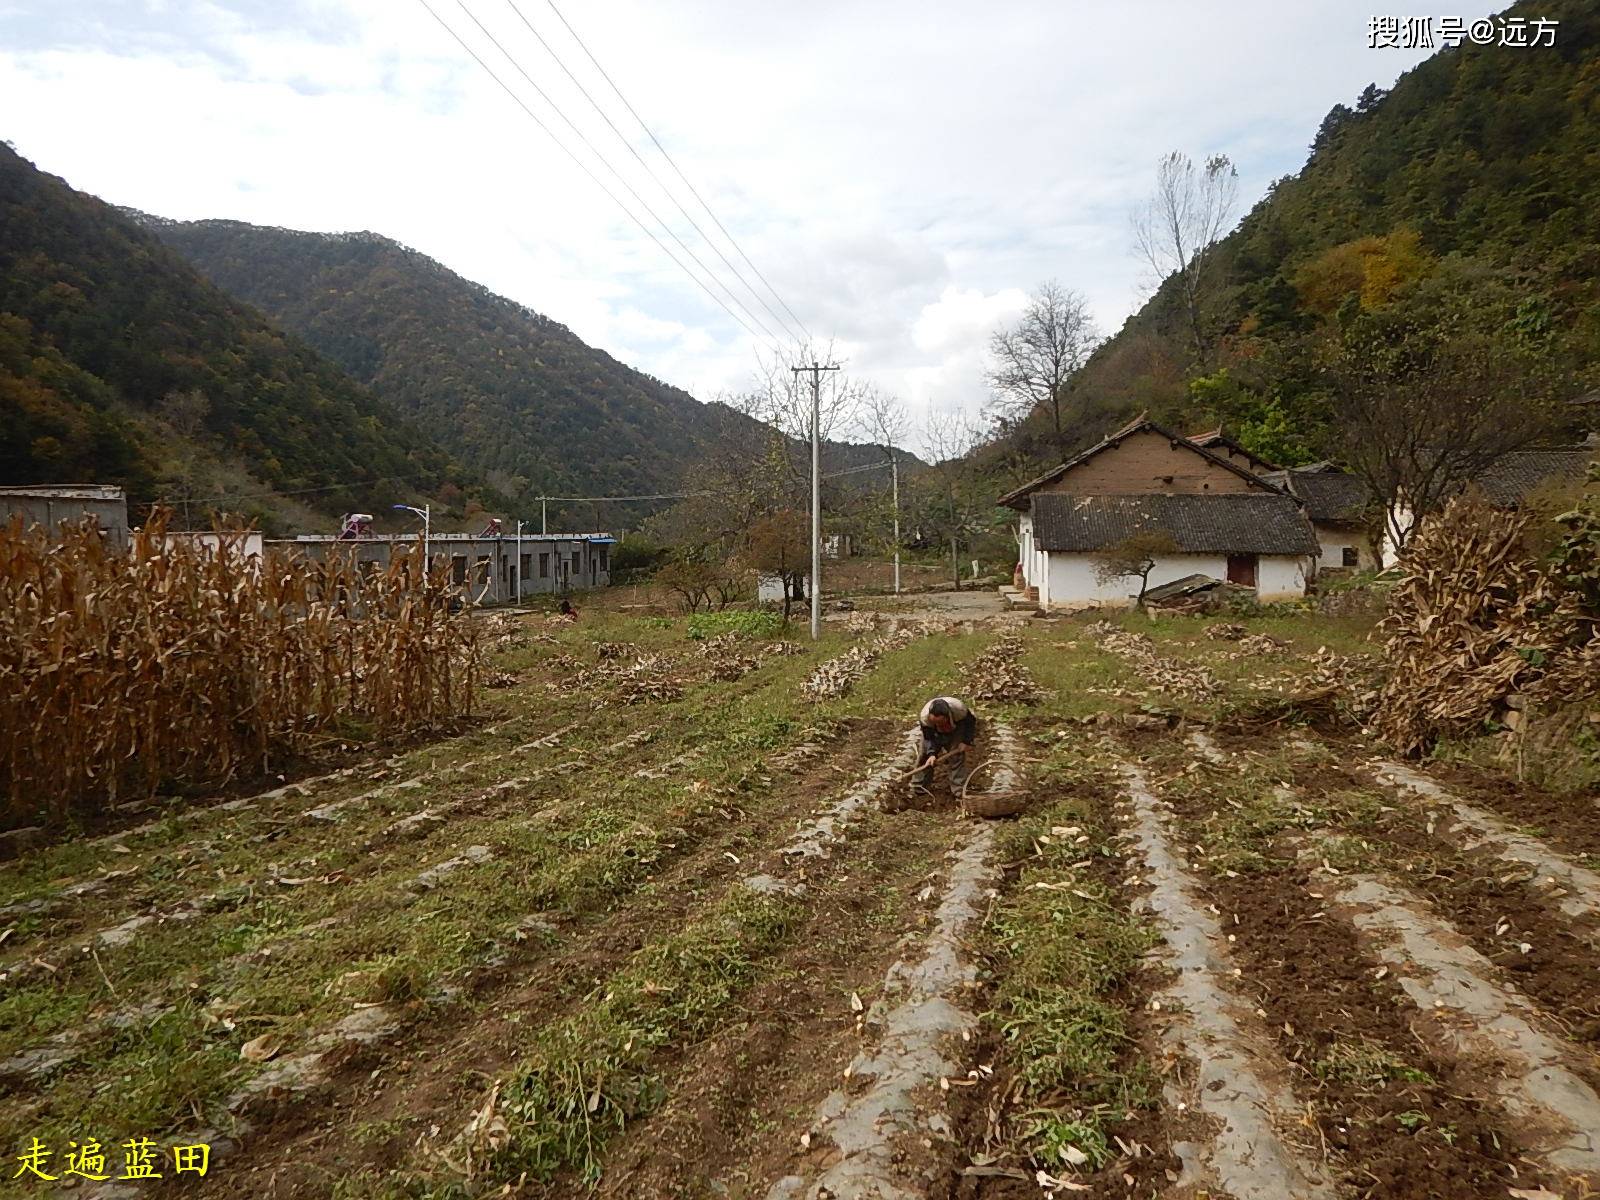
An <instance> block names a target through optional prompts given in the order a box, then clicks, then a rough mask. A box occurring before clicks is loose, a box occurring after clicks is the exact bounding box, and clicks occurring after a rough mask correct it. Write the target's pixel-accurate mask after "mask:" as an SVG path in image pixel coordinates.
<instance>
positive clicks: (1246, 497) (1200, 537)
mask: <svg viewBox="0 0 1600 1200" xmlns="http://www.w3.org/2000/svg"><path fill="white" fill-rule="evenodd" d="M1032 509H1033V537H1034V544H1035V545H1037V546H1038V547H1039V549H1041V550H1046V551H1055V552H1059V553H1068V554H1073V553H1079V554H1081V553H1090V552H1094V551H1099V550H1105V549H1108V548H1110V547H1112V546H1115V545H1116V544H1117V543H1119V542H1121V541H1123V540H1124V539H1125V538H1127V537H1128V535H1130V534H1133V533H1139V532H1143V531H1145V530H1160V531H1163V532H1165V533H1167V534H1170V535H1171V537H1172V540H1173V542H1174V543H1175V544H1176V545H1177V547H1178V552H1179V553H1184V554H1315V553H1316V552H1317V537H1316V534H1315V533H1314V532H1313V531H1312V528H1311V523H1310V522H1309V521H1307V520H1306V518H1305V516H1304V515H1303V514H1302V513H1301V511H1300V506H1299V505H1298V504H1297V503H1296V502H1295V500H1294V499H1293V497H1290V496H1286V495H1284V494H1283V493H1281V492H1276V493H1251V492H1241V493H1235V494H1231V495H1140V496H1073V495H1067V494H1063V493H1060V492H1037V493H1035V494H1034V496H1033V497H1032Z"/></svg>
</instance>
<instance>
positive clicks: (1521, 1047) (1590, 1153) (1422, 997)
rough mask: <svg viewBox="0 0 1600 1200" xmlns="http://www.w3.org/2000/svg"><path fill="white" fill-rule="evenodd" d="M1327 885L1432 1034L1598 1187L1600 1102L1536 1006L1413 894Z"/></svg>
mask: <svg viewBox="0 0 1600 1200" xmlns="http://www.w3.org/2000/svg"><path fill="white" fill-rule="evenodd" d="M1319 882H1322V883H1323V886H1324V888H1325V889H1326V892H1327V894H1328V895H1329V896H1330V897H1331V898H1332V899H1333V901H1334V902H1335V903H1336V904H1337V905H1338V906H1339V909H1340V910H1341V915H1343V916H1344V917H1345V919H1347V920H1349V921H1350V922H1351V923H1352V924H1354V925H1355V927H1356V928H1357V929H1359V930H1360V931H1361V932H1362V933H1363V934H1364V935H1366V937H1367V939H1368V940H1369V942H1370V945H1371V948H1372V949H1373V951H1374V952H1375V953H1376V954H1377V955H1378V956H1379V957H1380V958H1381V959H1382V961H1383V962H1385V963H1387V964H1388V965H1389V966H1390V967H1391V968H1393V970H1394V971H1395V973H1396V975H1397V976H1398V979H1399V983H1400V986H1401V987H1402V988H1403V989H1404V990H1405V992H1406V994H1407V995H1408V996H1410V997H1411V999H1412V1001H1413V1002H1414V1003H1415V1004H1416V1006H1417V1008H1418V1009H1420V1010H1421V1012H1422V1015H1423V1024H1424V1026H1425V1027H1426V1029H1427V1034H1428V1036H1430V1037H1432V1038H1433V1039H1435V1040H1437V1041H1438V1042H1440V1043H1442V1044H1444V1045H1446V1046H1448V1047H1449V1049H1450V1051H1451V1053H1453V1054H1454V1055H1455V1056H1456V1058H1457V1059H1458V1061H1460V1062H1462V1063H1465V1064H1469V1065H1470V1067H1471V1068H1473V1069H1474V1073H1476V1074H1477V1075H1478V1076H1479V1079H1480V1081H1481V1085H1482V1086H1483V1087H1485V1088H1486V1089H1487V1090H1488V1091H1489V1092H1490V1093H1491V1094H1492V1095H1494V1096H1496V1097H1497V1098H1498V1099H1499V1100H1500V1102H1501V1104H1502V1105H1503V1106H1504V1107H1505V1109H1506V1111H1507V1112H1508V1113H1510V1114H1511V1116H1512V1117H1514V1118H1515V1119H1516V1121H1517V1126H1518V1133H1519V1135H1520V1137H1521V1138H1522V1139H1524V1140H1525V1141H1526V1142H1527V1143H1528V1144H1529V1145H1530V1147H1531V1149H1532V1151H1533V1153H1534V1156H1535V1157H1536V1158H1537V1159H1538V1160H1540V1161H1544V1162H1548V1163H1549V1164H1550V1165H1551V1166H1553V1167H1555V1168H1556V1169H1557V1170H1559V1171H1563V1172H1575V1173H1579V1174H1584V1175H1587V1176H1588V1177H1589V1178H1590V1180H1591V1181H1592V1182H1593V1183H1595V1184H1600V1144H1597V1141H1596V1138H1597V1136H1600V1096H1597V1095H1596V1094H1595V1091H1594V1089H1593V1088H1591V1087H1590V1086H1589V1085H1588V1084H1587V1083H1585V1082H1584V1081H1583V1080H1582V1079H1581V1078H1580V1077H1579V1076H1578V1074H1577V1073H1575V1072H1574V1071H1573V1070H1572V1069H1571V1066H1570V1064H1571V1062H1572V1057H1573V1056H1572V1052H1571V1050H1570V1049H1569V1048H1568V1047H1566V1046H1563V1045H1561V1044H1560V1043H1561V1039H1560V1038H1559V1037H1557V1036H1553V1035H1551V1034H1548V1033H1546V1032H1545V1031H1544V1030H1543V1029H1542V1028H1541V1026H1542V1025H1543V1024H1544V1022H1543V1019H1542V1018H1541V1017H1540V1015H1539V1014H1538V1013H1537V1012H1536V1011H1535V1010H1534V1009H1533V1007H1532V1006H1531V1005H1529V1004H1528V1003H1527V1002H1526V1001H1525V1000H1524V999H1523V998H1522V997H1520V996H1519V995H1517V994H1516V993H1515V992H1513V991H1511V990H1510V989H1508V988H1506V987H1503V986H1501V985H1500V984H1499V983H1498V982H1497V981H1496V980H1495V978H1494V976H1495V971H1494V969H1493V967H1492V966H1491V965H1490V964H1489V963H1488V962H1487V961H1486V960H1485V959H1484V958H1483V957H1482V956H1481V955H1479V954H1477V952H1476V951H1474V950H1473V949H1472V948H1471V947H1470V946H1469V945H1467V944H1466V941H1465V939H1464V938H1462V937H1461V936H1460V935H1459V934H1458V933H1456V932H1455V931H1454V930H1452V929H1451V928H1449V927H1448V926H1447V925H1446V924H1445V923H1444V922H1442V921H1441V920H1439V918H1438V917H1437V916H1435V915H1434V914H1432V913H1430V912H1429V911H1428V909H1427V906H1426V905H1424V904H1422V903H1421V902H1420V901H1418V900H1416V898H1415V897H1412V896H1407V895H1405V894H1403V893H1401V892H1399V891H1397V890H1396V889H1395V888H1393V887H1391V886H1389V885H1387V884H1385V883H1383V882H1380V881H1379V880H1377V879H1375V878H1372V877H1371V876H1342V877H1338V878H1329V879H1327V880H1326V881H1325V882H1323V881H1322V880H1320V879H1319Z"/></svg>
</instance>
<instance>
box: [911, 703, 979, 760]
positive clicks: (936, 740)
mask: <svg viewBox="0 0 1600 1200" xmlns="http://www.w3.org/2000/svg"><path fill="white" fill-rule="evenodd" d="M919 728H920V729H921V730H922V757H923V758H924V759H926V758H927V757H928V755H930V754H938V753H943V752H944V751H946V750H948V749H950V747H951V746H954V745H957V744H965V745H968V746H970V745H972V744H973V742H974V741H976V739H977V737H978V718H977V715H976V714H975V713H972V712H968V713H967V715H966V716H965V717H963V718H961V720H959V721H956V722H955V723H953V724H952V725H951V727H950V732H949V733H940V732H939V731H938V730H937V729H935V728H934V727H933V726H932V725H920V726H919Z"/></svg>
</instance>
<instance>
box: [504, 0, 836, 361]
mask: <svg viewBox="0 0 1600 1200" xmlns="http://www.w3.org/2000/svg"><path fill="white" fill-rule="evenodd" d="M545 3H546V4H548V5H549V6H550V11H551V12H553V13H555V14H556V17H557V18H558V19H559V20H560V21H561V24H562V25H564V26H566V30H567V32H568V33H570V34H571V35H572V40H573V41H575V42H577V43H578V46H579V48H580V49H582V51H583V52H584V54H585V55H586V56H587V57H588V59H589V62H590V63H592V64H593V65H594V69H595V70H596V71H599V72H600V77H601V78H602V79H604V80H605V81H606V83H607V84H609V85H610V86H611V90H612V91H613V92H615V93H616V96H617V99H618V100H620V101H622V106H623V107H624V108H626V109H627V110H628V112H629V114H631V115H632V117H633V119H634V120H635V121H637V122H639V128H640V129H642V130H644V132H645V136H646V137H648V138H649V139H650V140H651V142H653V143H654V144H655V148H656V149H657V150H659V151H661V157H662V158H664V159H666V160H667V163H668V164H669V165H670V166H671V167H672V169H673V171H674V172H676V173H677V176H678V178H679V179H681V180H682V181H683V186H684V187H686V188H688V189H689V194H690V195H691V196H693V197H694V198H695V199H696V200H697V201H699V204H700V207H701V208H703V209H705V210H706V215H707V216H708V217H710V218H711V220H712V221H713V222H714V223H715V224H716V227H717V228H718V229H720V230H721V231H722V236H723V237H725V238H727V239H728V243H729V244H730V245H731V246H732V247H733V248H734V249H735V250H736V251H738V254H739V257H740V258H742V259H744V261H745V265H746V266H748V267H749V268H750V270H752V271H753V272H755V276H756V278H757V279H759V280H761V282H762V283H763V284H765V285H766V288H767V291H769V292H771V293H772V298H773V299H774V300H776V301H777V302H778V303H779V304H780V305H781V306H782V307H783V311H784V312H786V313H788V314H789V316H790V318H791V319H792V320H793V321H794V323H795V325H796V326H798V327H799V329H800V330H801V332H803V333H804V334H805V335H806V341H807V342H812V341H814V340H815V339H814V338H813V337H812V336H811V331H810V330H809V329H807V328H806V325H805V322H804V321H802V320H801V319H800V318H799V317H797V316H795V314H794V309H792V308H790V307H789V305H788V303H787V302H786V301H785V300H784V298H783V297H782V296H780V295H779V294H778V289H777V288H775V287H773V286H772V284H771V282H770V281H769V280H768V279H767V277H766V276H765V275H763V274H762V273H761V268H760V267H758V266H756V264H755V263H753V262H751V261H750V256H749V255H748V254H746V253H745V252H744V247H743V246H741V245H739V243H738V241H737V240H735V238H734V236H733V234H731V233H729V232H728V229H727V226H725V225H724V224H723V223H722V222H721V220H719V219H718V217H717V214H716V213H715V212H713V211H712V209H711V206H710V205H709V204H707V203H706V201H705V198H704V197H703V196H701V195H700V193H699V191H698V190H696V188H695V186H694V184H692V183H690V182H689V177H688V176H687V175H685V174H684V173H683V168H681V167H680V166H678V163H677V160H676V159H674V158H673V157H672V155H670V154H668V153H667V148H666V147H665V146H663V145H662V144H661V139H659V138H658V137H656V135H655V133H654V132H653V131H652V130H651V128H650V126H648V125H646V124H645V123H644V118H643V117H641V116H640V115H639V114H638V112H637V111H636V110H635V109H634V107H633V105H631V104H629V103H628V98H627V97H626V96H624V95H623V94H622V89H621V88H619V87H618V86H617V83H616V80H614V79H612V78H611V76H610V74H609V73H608V72H607V71H606V69H605V68H604V67H602V66H601V65H600V62H599V60H598V59H596V58H595V56H594V52H593V51H591V50H590V49H589V46H588V44H587V43H586V42H585V41H584V40H583V39H582V38H581V37H579V36H578V31H577V30H576V29H574V28H573V27H572V23H571V22H570V21H568V20H567V18H566V17H565V16H564V15H563V14H562V12H561V10H560V9H559V8H557V7H556V3H555V0H545ZM518 15H519V16H520V15H521V14H520V13H519V14H518ZM524 20H526V18H524ZM745 286H747V287H748V286H749V285H748V284H746V285H745Z"/></svg>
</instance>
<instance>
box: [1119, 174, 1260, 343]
mask: <svg viewBox="0 0 1600 1200" xmlns="http://www.w3.org/2000/svg"><path fill="white" fill-rule="evenodd" d="M1238 200H1239V173H1238V171H1236V170H1235V169H1234V166H1233V163H1232V161H1230V160H1229V158H1228V156H1227V155H1225V154H1214V155H1212V156H1211V157H1210V158H1208V159H1206V161H1205V166H1204V167H1196V166H1195V164H1194V160H1193V159H1191V158H1190V157H1189V156H1188V155H1187V154H1184V153H1182V152H1181V151H1178V150H1174V151H1173V152H1172V153H1171V154H1168V155H1167V156H1166V157H1165V158H1163V159H1162V160H1161V162H1160V164H1159V165H1158V166H1157V167H1156V187H1155V191H1154V192H1153V193H1152V194H1151V196H1150V198H1149V200H1147V201H1146V202H1145V204H1144V207H1143V208H1141V209H1138V210H1136V211H1135V212H1134V214H1133V234H1134V241H1135V243H1136V245H1137V247H1138V252H1139V255H1140V257H1141V258H1143V259H1144V261H1145V262H1146V263H1147V264H1149V267H1150V270H1151V272H1152V273H1153V275H1154V277H1155V279H1154V282H1155V285H1156V286H1160V284H1161V283H1162V282H1163V281H1165V280H1166V279H1167V278H1169V277H1176V279H1177V289H1178V295H1179V299H1180V302H1181V303H1182V305H1183V312H1184V318H1185V320H1186V321H1187V322H1188V325H1189V336H1190V338H1191V339H1192V341H1193V343H1194V355H1195V361H1196V362H1198V363H1199V364H1200V365H1201V366H1202V367H1205V368H1207V369H1209V368H1210V366H1211V363H1212V358H1213V344H1212V343H1213V337H1212V333H1211V330H1210V328H1209V316H1208V310H1209V308H1210V302H1211V299H1212V297H1213V295H1214V294H1215V290H1216V287H1217V285H1218V283H1219V282H1220V277H1219V275H1218V272H1217V269H1216V267H1217V264H1216V245H1217V243H1218V242H1219V241H1221V240H1222V236H1223V235H1224V234H1225V233H1227V232H1228V230H1229V229H1230V228H1231V227H1232V225H1233V214H1234V210H1235V208H1236V206H1237V204H1238Z"/></svg>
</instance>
